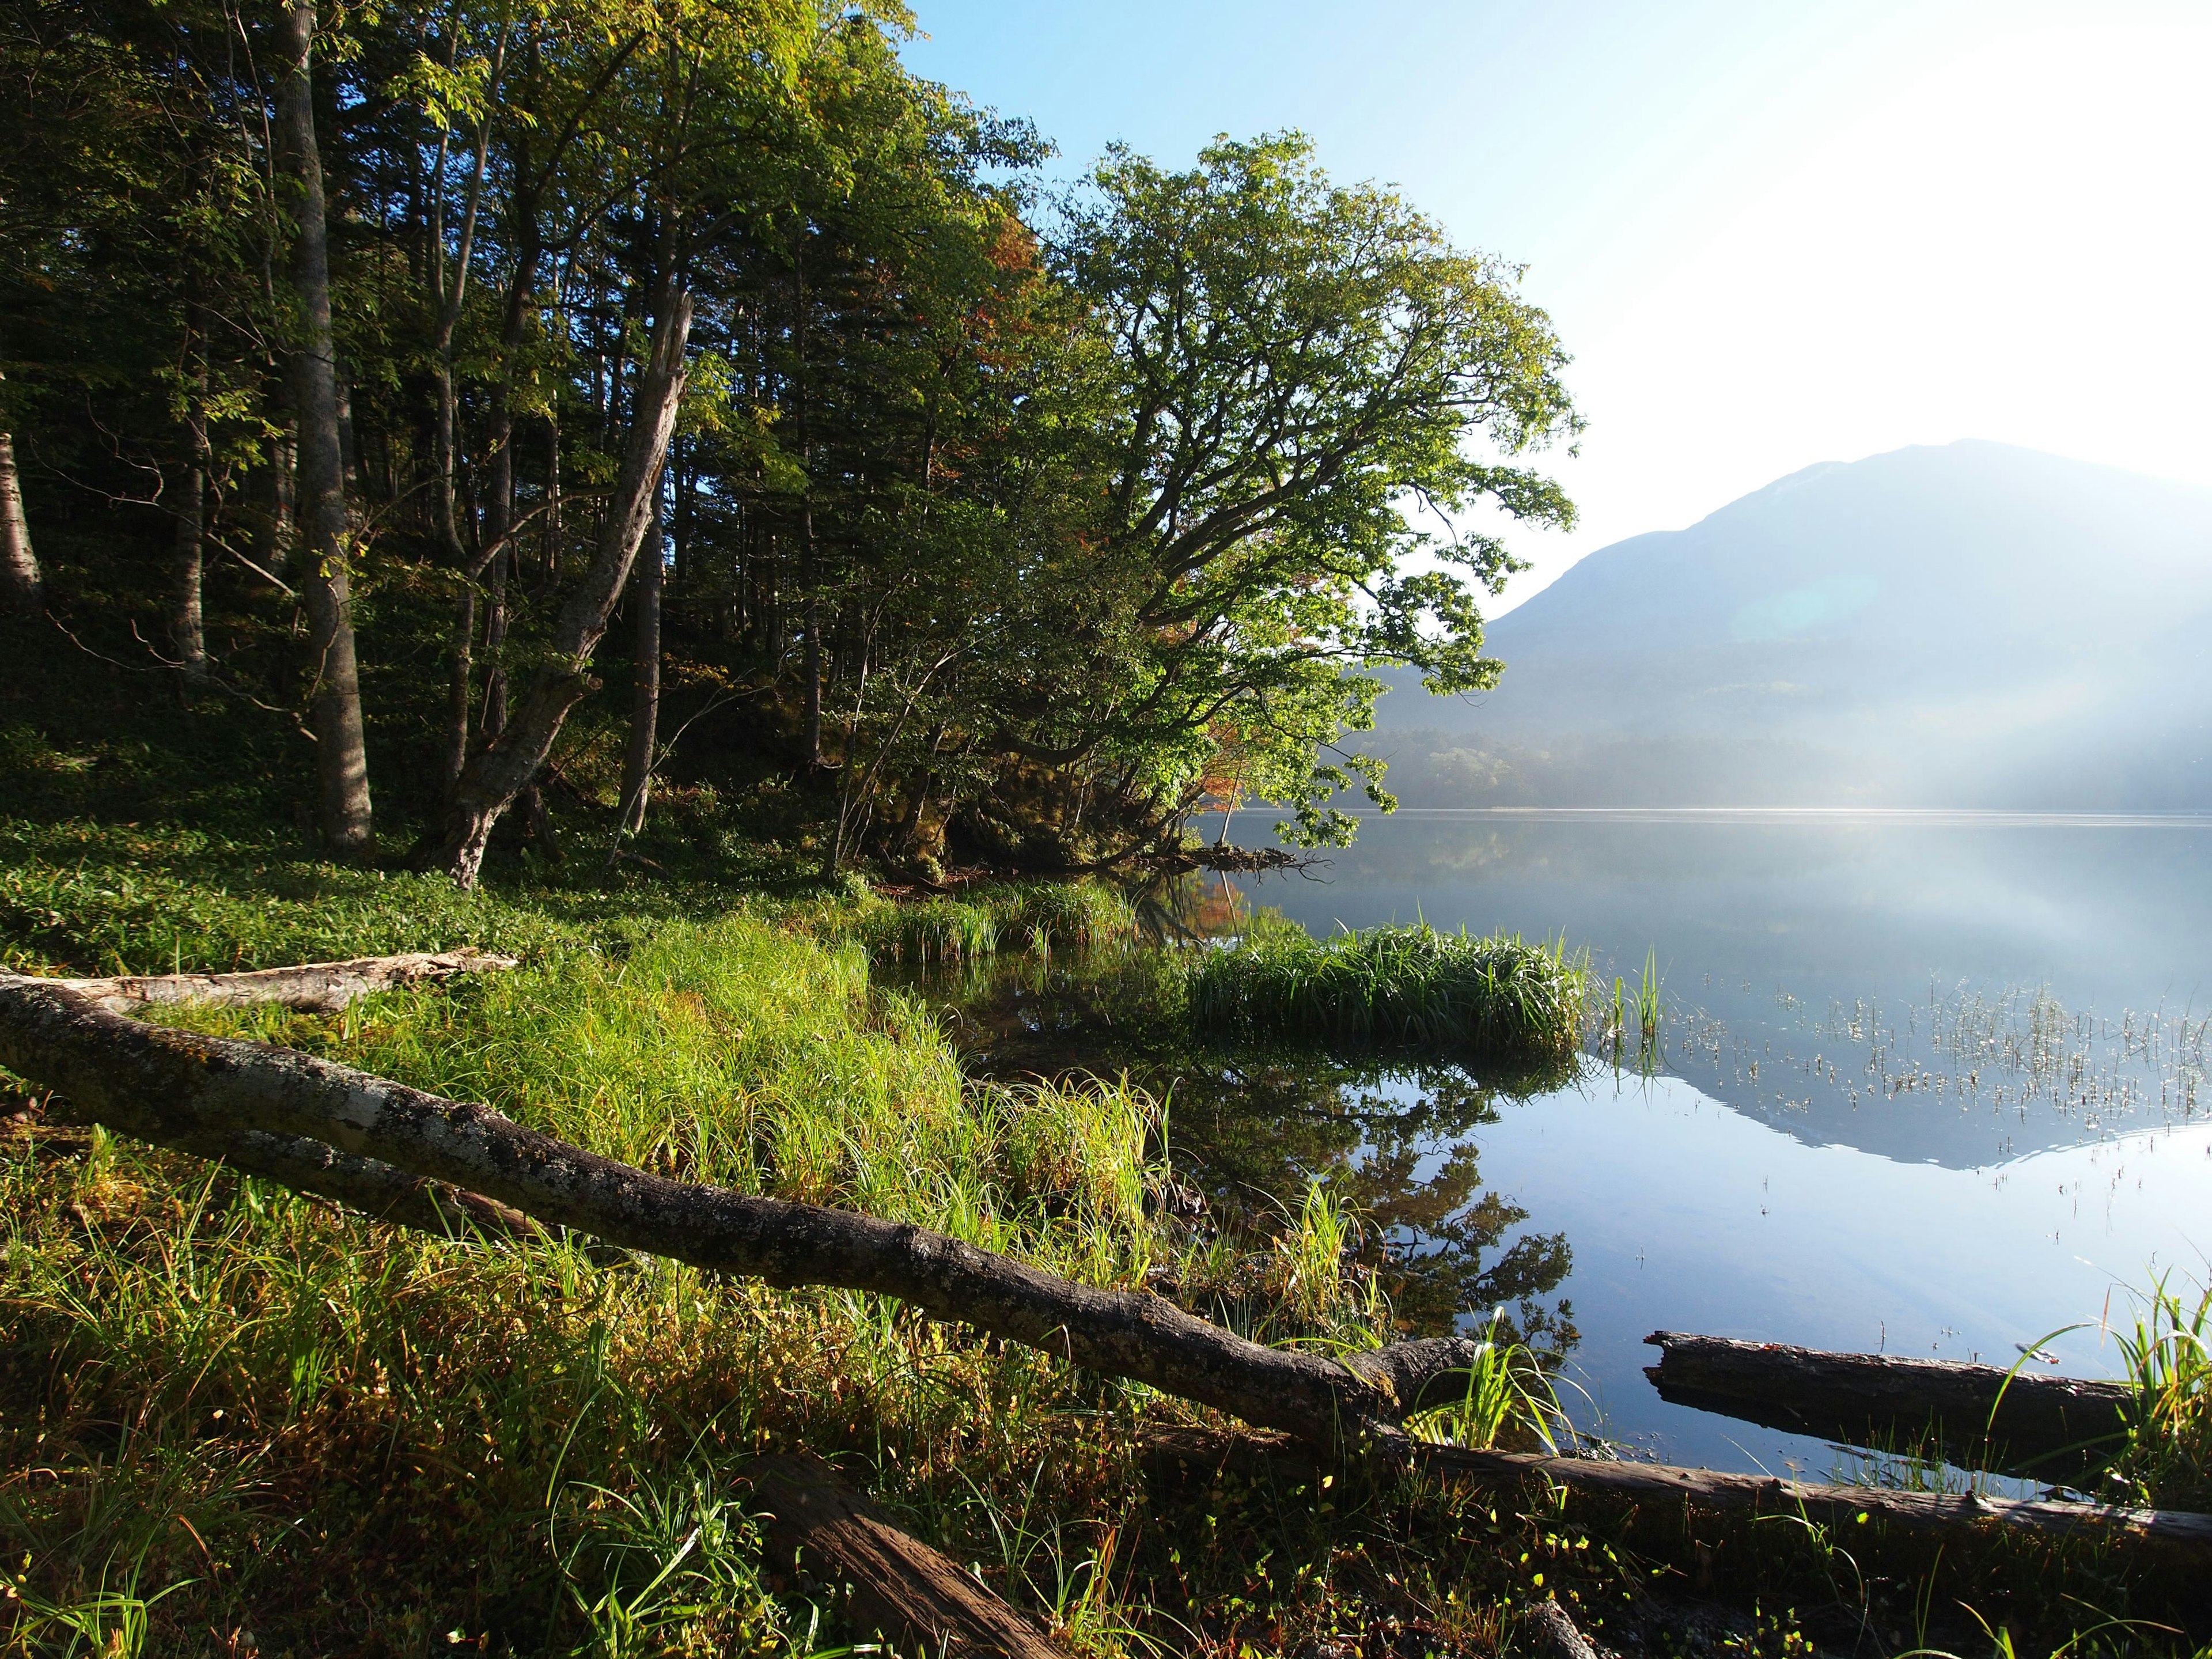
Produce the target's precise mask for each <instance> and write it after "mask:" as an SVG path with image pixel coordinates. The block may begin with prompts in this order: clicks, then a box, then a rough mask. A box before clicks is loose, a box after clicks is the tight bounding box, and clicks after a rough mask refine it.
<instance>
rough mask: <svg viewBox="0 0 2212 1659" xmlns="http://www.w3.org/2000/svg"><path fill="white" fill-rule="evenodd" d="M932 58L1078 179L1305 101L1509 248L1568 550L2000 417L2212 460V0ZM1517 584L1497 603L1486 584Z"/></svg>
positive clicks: (1337, 160) (1778, 13) (1830, 13)
mask: <svg viewBox="0 0 2212 1659" xmlns="http://www.w3.org/2000/svg"><path fill="white" fill-rule="evenodd" d="M916 21H917V22H918V23H919V25H920V27H921V30H922V32H923V35H922V38H921V39H918V40H915V42H913V43H912V45H911V46H909V47H908V53H907V56H908V62H910V63H911V64H913V65H914V66H915V69H916V70H919V71H920V72H921V73H922V74H925V75H927V76H931V77H933V78H934V79H938V80H941V81H944V82H947V83H948V84H950V85H951V86H952V87H955V88H958V89H959V90H961V91H963V92H966V93H968V94H970V95H971V96H972V97H973V98H974V99H975V101H976V102H978V103H980V104H984V105H987V106H993V107H994V108H997V109H999V110H1000V111H1002V112H1006V113H1008V114H1019V115H1026V116H1028V117H1030V118H1031V119H1033V120H1035V121H1036V124H1037V125H1038V126H1039V127H1040V128H1041V129H1042V131H1044V133H1045V134H1046V136H1048V137H1050V138H1052V139H1053V140H1054V142H1056V143H1058V144H1059V145H1060V149H1061V150H1062V152H1063V154H1062V157H1061V160H1060V162H1059V163H1058V164H1057V165H1058V167H1059V169H1060V171H1062V172H1064V173H1073V172H1076V171H1079V169H1080V168H1081V167H1082V166H1083V165H1084V164H1085V163H1086V162H1087V161H1090V160H1091V159H1092V158H1094V157H1095V156H1096V155H1097V154H1098V152H1099V151H1100V150H1101V149H1103V147H1104V146H1105V145H1106V144H1107V143H1109V142H1110V141H1113V140H1115V139H1121V140H1125V141H1127V143H1130V144H1132V145H1133V146H1134V147H1135V148H1137V149H1139V150H1141V151H1143V152H1145V153H1146V154H1148V155H1152V156H1154V157H1156V158H1158V159H1159V160H1161V161H1188V159H1189V157H1190V156H1191V155H1193V154H1194V152H1195V150H1196V149H1198V147H1199V146H1200V145H1201V144H1202V143H1205V142H1206V140H1207V139H1208V138H1209V137H1212V135H1214V134H1215V133H1217V132H1228V133H1231V134H1234V135H1237V136H1240V137H1244V136H1249V135H1251V134H1254V133H1257V132H1261V131H1272V130H1277V129H1281V128H1286V127H1296V128H1299V129H1301V130H1303V131H1305V132H1307V133H1310V135H1312V137H1314V139H1315V140H1316V143H1317V145H1318V148H1319V151H1320V155H1321V159H1322V162H1323V164H1324V165H1325V166H1326V167H1328V168H1329V170H1330V171H1332V172H1333V173H1336V174H1338V175H1339V176H1340V177H1344V178H1347V179H1380V180H1383V181H1387V182H1389V183H1393V184H1395V185H1399V186H1400V187H1401V188H1402V189H1403V190H1404V191H1405V193H1406V194H1407V197H1409V198H1410V199H1411V200H1412V201H1413V203H1414V204H1417V205H1419V207H1421V208H1423V209H1424V210H1427V211H1428V212H1429V213H1431V215H1433V216H1435V217H1437V219H1439V220H1440V221H1442V222H1443V223H1444V225H1445V226H1446V227H1447V228H1449V230H1450V232H1451V234H1453V235H1454V237H1455V239H1456V240H1460V241H1461V242H1462V243H1463V244H1465V245H1468V246H1475V247H1480V248H1483V249H1485V250H1486V251H1489V252H1495V253H1498V254H1499V255H1502V256H1504V257H1505V258H1509V259H1511V260H1514V261H1516V262H1518V263H1522V264H1526V265H1527V266H1528V275H1527V277H1526V279H1525V286H1526V289H1527V291H1528V294H1529V295H1531V297H1533V298H1534V299H1535V300H1536V301H1538V302H1539V303H1541V304H1542V305H1544V306H1546V307H1548V308H1549V309H1550V310H1551V312H1552V313H1553V317H1554V319H1556V321H1557V323H1558V325H1559V330H1560V332H1561V334H1562V335H1563V336H1564V337H1565V342H1566V343H1567V346H1568V349H1570V350H1571V351H1572V352H1573V353H1574V354H1575V356H1576V358H1577V362H1576V366H1575V368H1574V369H1573V370H1572V372H1571V383H1572V384H1573V386H1574V387H1575V390H1576V393H1577V398H1579V399H1580V401H1581V403H1582V405H1583V410H1584V412H1585V413H1586V414H1587V415H1588V416H1589V420H1590V429H1589V435H1588V438H1587V440H1586V441H1585V442H1584V444H1583V454H1582V456H1581V457H1580V458H1579V459H1565V458H1562V459H1560V461H1559V471H1560V473H1561V476H1562V477H1564V478H1565V480H1566V481H1567V483H1568V484H1569V486H1570V488H1571V490H1572V491H1573V493H1574V494H1575V495H1576V497H1577V500H1578V501H1580V502H1581V504H1582V506H1583V512H1584V523H1583V528H1582V529H1581V530H1579V531H1578V532H1575V533H1573V534H1572V535H1568V536H1561V535H1556V534H1553V535H1534V534H1523V535H1521V536H1519V537H1518V538H1516V544H1517V546H1518V547H1519V550H1521V551H1522V553H1523V555H1524V556H1529V557H1532V558H1534V560H1535V561H1536V562H1537V566H1538V568H1537V569H1536V571H1535V572H1534V573H1533V574H1531V575H1529V576H1525V577H1522V578H1520V579H1518V580H1516V583H1515V585H1514V588H1513V590H1512V591H1511V592H1510V593H1509V595H1508V600H1507V603H1508V605H1510V603H1511V602H1512V601H1513V600H1516V599H1522V598H1525V597H1527V595H1528V592H1533V591H1534V588H1535V587H1536V586H1540V585H1541V583H1543V582H1544V581H1546V580H1549V579H1550V578H1552V577H1553V576H1554V575H1556V574H1558V573H1559V571H1560V570H1561V569H1564V568H1565V567H1566V565H1567V564H1568V563H1570V562H1572V560H1573V559H1574V558H1575V557H1577V556H1579V555H1580V554H1582V553H1584V552H1588V551H1589V550H1592V549H1594V548H1596V547H1598V546H1601V545H1602V544H1605V543H1606V542H1608V541H1612V540H1614V539H1617V538H1620V537H1622V536H1627V535H1633V534H1635V533H1637V532H1640V531H1644V530H1653V529H1665V528H1672V527H1675V526H1680V525H1683V524H1686V523H1689V522H1692V521H1693V520H1696V519H1698V518H1699V517H1701V516H1702V515H1703V514H1705V513H1708V512H1710V511H1711V510H1712V509H1713V508H1714V507H1719V506H1721V505H1723V503H1724V502H1726V501H1729V500H1732V499H1733V498H1735V496H1737V495H1741V494H1742V493H1744V492H1745V491H1747V490H1749V489H1755V488H1757V487H1758V486H1759V485H1760V484H1762V483H1766V482H1768V481H1769V480H1770V479H1772V478H1774V477H1779V476H1781V475H1782V474H1784V473H1786V472H1790V471H1795V470H1796V469H1797V468H1799V467H1802V466H1805V465H1810V464H1812V463H1814V462H1816V461H1822V460H1849V459H1856V458H1857V457H1859V456H1862V455H1867V454H1872V453H1879V452H1881V451H1882V450H1886V449H1893V448H1895V447H1899V445H1903V444H1908V443H1931V442H1932V443H1941V442H1948V441H1950V440H1952V439H1954V438H1961V437H1984V438H1995V439H2000V440H2003V441H2010V442H2015V443H2022V444H2027V445H2031V446H2033V447H2039V448H2043V449H2049V450H2054V451H2057V452H2059V453H2065V454H2070V455H2077V456H2081V457H2085V458H2087V459H2093V460H2100V461H2107V462H2111V463H2112V464H2114V465H2123V466H2130V467H2134V468H2136V469H2137V470H2140V471H2147V472H2154V473H2159V474H2162V475H2164V476H2166V477H2180V478H2186V479H2191V480H2193V481H2197V482H2201V483H2207V484H2212V0H2190V3H2156V0H2081V3H2076V4H2074V5H2070V6H2059V5H2052V4H2045V3H2039V0H1862V3H1850V4H1844V3H1814V0H1761V3H1753V0H1667V3H1662V4H1655V3H1650V0H1614V3H1597V0H1591V3H1565V0H1560V3H1548V4H1537V3H1492V0H1457V3H1454V0H1398V3H1369V4H1359V5H1354V4H1329V5H1324V4H1317V3H1311V0H1304V3H1301V0H1271V3H1260V0H1186V3H1182V4H1166V3H1158V0H1112V3H1101V0H1085V3H1060V4H1051V5H1047V4H1038V3H1030V4H1018V3H1010V0H919V3H918V4H917V10H916ZM1500 608H1504V607H1500Z"/></svg>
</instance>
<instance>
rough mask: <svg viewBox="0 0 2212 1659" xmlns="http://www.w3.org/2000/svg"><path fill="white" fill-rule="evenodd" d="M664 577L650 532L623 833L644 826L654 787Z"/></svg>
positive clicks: (639, 596)
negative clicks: (661, 597)
mask: <svg viewBox="0 0 2212 1659" xmlns="http://www.w3.org/2000/svg"><path fill="white" fill-rule="evenodd" d="M665 580H666V567H665V564H664V563H663V556H662V552H661V546H660V537H659V532H657V531H655V532H648V533H647V537H646V549H645V557H644V560H643V562H641V563H640V564H639V566H638V568H637V592H636V593H635V595H634V596H633V598H634V600H635V605H636V606H637V615H636V617H635V622H636V625H637V648H636V653H635V654H636V659H637V676H636V681H635V685H634V687H633V689H632V691H631V695H630V706H629V754H628V755H626V756H625V757H623V793H622V801H623V810H622V833H623V835H625V836H635V834H637V832H638V831H639V830H641V829H644V828H645V809H646V805H647V802H648V801H649V799H651V797H652V793H653V744H654V743H655V742H656V741H657V740H658V738H659V726H660V592H661V587H662V585H663V583H664V582H665Z"/></svg>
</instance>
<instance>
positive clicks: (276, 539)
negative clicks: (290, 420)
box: [253, 432, 296, 575]
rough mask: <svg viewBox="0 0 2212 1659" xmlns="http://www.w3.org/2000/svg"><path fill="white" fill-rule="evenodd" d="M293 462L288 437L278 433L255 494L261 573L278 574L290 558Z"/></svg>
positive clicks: (255, 552)
mask: <svg viewBox="0 0 2212 1659" xmlns="http://www.w3.org/2000/svg"><path fill="white" fill-rule="evenodd" d="M295 471H296V469H295V446H294V444H293V442H292V436H291V434H290V433H289V432H283V433H279V434H278V435H276V437H274V438H272V439H270V441H269V464H268V465H266V466H264V467H263V468H262V469H261V471H260V477H259V478H258V488H257V491H256V493H257V494H258V495H259V496H260V498H261V499H260V501H259V504H258V505H259V511H258V521H257V522H256V523H255V525H254V526H253V556H254V558H255V559H256V560H257V561H258V562H259V564H260V566H261V568H263V569H264V570H267V571H270V572H273V573H275V574H278V575H282V574H283V570H284V567H285V565H286V564H287V563H288V562H289V561H290V559H291V556H292V532H293V524H292V520H293V510H292V509H293V501H294V498H295V493H296V492H295V488H294V486H295V483H296V477H295Z"/></svg>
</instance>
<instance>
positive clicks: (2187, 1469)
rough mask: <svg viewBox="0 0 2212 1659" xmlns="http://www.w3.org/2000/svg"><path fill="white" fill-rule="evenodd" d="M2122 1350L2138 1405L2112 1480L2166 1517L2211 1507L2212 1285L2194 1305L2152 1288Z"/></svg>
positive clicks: (2139, 1301) (2166, 1285) (2163, 1286)
mask: <svg viewBox="0 0 2212 1659" xmlns="http://www.w3.org/2000/svg"><path fill="white" fill-rule="evenodd" d="M2119 1347H2120V1357H2121V1358H2122V1360H2123V1361H2124V1363H2125V1364H2126V1367H2127V1379H2128V1381H2129V1382H2130V1383H2131V1384H2132V1385H2133V1386H2134V1389H2135V1391H2136V1397H2135V1399H2134V1401H2132V1402H2131V1404H2130V1408H2129V1411H2128V1437H2127V1441H2126V1443H2125V1444H2124V1446H2123V1447H2122V1448H2121V1449H2120V1453H2119V1455H2118V1457H2116V1458H2114V1459H2113V1461H2112V1472H2111V1476H2110V1478H2111V1480H2112V1482H2113V1483H2114V1484H2116V1485H2119V1486H2124V1488H2125V1489H2126V1491H2127V1492H2128V1495H2130V1496H2131V1497H2133V1498H2135V1499H2136V1501H2137V1502H2140V1503H2144V1504H2152V1505H2154V1506H2156V1507H2159V1508H2161V1509H2178V1510H2203V1509H2205V1508H2208V1507H2212V1285H2207V1286H2204V1287H2203V1288H2202V1289H2201V1290H2200V1291H2198V1292H2197V1297H2196V1299H2195V1301H2194V1302H2193V1303H2192V1302H2191V1300H2190V1299H2189V1297H2187V1296H2186V1295H2185V1293H2183V1292H2181V1291H2176V1290H2175V1289H2174V1288H2173V1285H2172V1279H2170V1278H2169V1277H2167V1276H2166V1275H2163V1274H2161V1275H2160V1277H2158V1278H2157V1279H2154V1280H2152V1282H2151V1286H2150V1289H2149V1290H2148V1291H2146V1292H2143V1293H2142V1294H2141V1295H2140V1296H2139V1297H2137V1298H2136V1317H2135V1321H2134V1328H2133V1329H2132V1330H2130V1331H2124V1332H2122V1333H2120V1334H2119ZM2115 1495H2117V1494H2115Z"/></svg>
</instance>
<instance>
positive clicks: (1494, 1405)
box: [1406, 1308, 1567, 1454]
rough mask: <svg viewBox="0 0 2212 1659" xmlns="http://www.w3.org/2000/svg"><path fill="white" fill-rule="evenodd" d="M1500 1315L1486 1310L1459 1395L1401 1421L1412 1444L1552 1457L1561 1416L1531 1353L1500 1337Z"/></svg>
mask: <svg viewBox="0 0 2212 1659" xmlns="http://www.w3.org/2000/svg"><path fill="white" fill-rule="evenodd" d="M1504 1320H1505V1310H1504V1309H1503V1308H1498V1309H1494V1310H1492V1313H1491V1316H1490V1328H1489V1329H1487V1330H1486V1331H1485V1332H1484V1333H1483V1338H1482V1343H1481V1346H1480V1347H1478V1348H1477V1349H1476V1350H1475V1356H1474V1364H1472V1365H1470V1366H1468V1371H1467V1383H1466V1388H1465V1391H1464V1392H1463V1393H1462V1394H1461V1395H1460V1396H1459V1397H1458V1398H1456V1399H1455V1400H1451V1401H1447V1402H1446V1403H1445V1404H1443V1405H1442V1406H1437V1407H1432V1408H1431V1409H1430V1410H1428V1411H1424V1412H1419V1413H1415V1414H1414V1415H1413V1416H1412V1417H1409V1418H1407V1419H1406V1431H1407V1433H1409V1434H1411V1435H1412V1436H1413V1437H1414V1438H1415V1439H1416V1440H1426V1441H1428V1442H1430V1443H1432V1444H1435V1445H1442V1446H1465V1447H1468V1448H1470V1449H1474V1450H1477V1451H1488V1450H1490V1449H1492V1448H1494V1447H1495V1448H1503V1449H1507V1450H1516V1451H1522V1450H1526V1451H1533V1450H1534V1449H1537V1448H1538V1447H1541V1448H1542V1449H1544V1450H1545V1451H1547V1452H1552V1453H1554V1454H1556V1453H1557V1452H1558V1451H1559V1439H1560V1436H1559V1430H1560V1429H1561V1428H1563V1427H1565V1425H1566V1420H1567V1417H1566V1412H1565V1408H1564V1407H1562V1406H1561V1405H1560V1403H1559V1393H1558V1390H1557V1389H1555V1388H1554V1387H1553V1383H1552V1379H1551V1377H1550V1376H1547V1375H1546V1373H1545V1370H1544V1367H1543V1365H1542V1364H1541V1361H1539V1360H1538V1358H1536V1355H1535V1353H1534V1351H1533V1350H1532V1349H1530V1348H1529V1346H1528V1345H1527V1344H1526V1343H1524V1342H1517V1341H1515V1340H1512V1339H1511V1338H1510V1337H1507V1336H1504V1335H1503V1334H1501V1330H1502V1327H1503V1326H1504Z"/></svg>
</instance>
